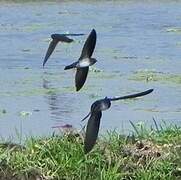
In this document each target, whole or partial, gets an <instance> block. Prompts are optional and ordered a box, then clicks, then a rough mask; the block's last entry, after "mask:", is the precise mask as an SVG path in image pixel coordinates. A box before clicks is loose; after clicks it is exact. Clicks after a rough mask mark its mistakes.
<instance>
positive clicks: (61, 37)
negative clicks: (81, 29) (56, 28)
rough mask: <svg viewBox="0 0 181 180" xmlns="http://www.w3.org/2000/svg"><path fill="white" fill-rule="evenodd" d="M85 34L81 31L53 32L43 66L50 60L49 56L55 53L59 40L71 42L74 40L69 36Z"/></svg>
mask: <svg viewBox="0 0 181 180" xmlns="http://www.w3.org/2000/svg"><path fill="white" fill-rule="evenodd" d="M82 35H85V34H83V33H79V34H52V35H51V38H52V41H51V42H50V44H49V47H48V50H47V52H46V55H45V58H44V61H43V67H44V66H45V64H46V62H47V61H48V59H49V57H50V56H51V54H52V53H53V51H54V49H55V47H56V46H57V44H58V43H59V42H66V43H71V42H73V41H74V40H73V39H70V38H68V37H67V36H82Z"/></svg>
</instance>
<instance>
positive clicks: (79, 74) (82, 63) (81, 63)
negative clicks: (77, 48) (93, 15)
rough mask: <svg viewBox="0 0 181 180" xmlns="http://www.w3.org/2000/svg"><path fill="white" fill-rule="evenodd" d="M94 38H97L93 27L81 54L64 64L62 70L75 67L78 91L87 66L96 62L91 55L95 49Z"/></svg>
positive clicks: (87, 68)
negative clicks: (74, 59)
mask: <svg viewBox="0 0 181 180" xmlns="http://www.w3.org/2000/svg"><path fill="white" fill-rule="evenodd" d="M96 38H97V35H96V31H95V30H94V29H93V30H92V31H91V33H90V34H89V36H88V38H87V40H86V41H85V44H84V46H83V49H82V53H81V56H80V58H79V59H78V61H76V62H74V63H72V64H70V65H68V66H65V68H64V70H67V69H72V68H76V74H75V86H76V91H79V90H80V89H81V88H82V86H83V85H84V83H85V81H86V78H87V74H88V71H89V66H92V65H93V64H95V63H96V62H97V60H96V59H95V58H92V57H91V56H92V54H93V52H94V49H95V45H96Z"/></svg>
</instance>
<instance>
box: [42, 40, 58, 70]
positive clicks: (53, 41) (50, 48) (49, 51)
mask: <svg viewBox="0 0 181 180" xmlns="http://www.w3.org/2000/svg"><path fill="white" fill-rule="evenodd" d="M58 42H59V41H58V40H57V39H53V40H52V41H51V42H50V45H49V47H48V50H47V52H46V55H45V58H44V61H43V67H44V66H45V63H46V62H47V61H48V58H49V57H50V55H51V54H52V52H53V51H54V49H55V47H56V45H57V44H58Z"/></svg>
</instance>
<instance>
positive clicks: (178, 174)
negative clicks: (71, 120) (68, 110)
mask: <svg viewBox="0 0 181 180" xmlns="http://www.w3.org/2000/svg"><path fill="white" fill-rule="evenodd" d="M132 125H133V127H134V129H135V133H134V134H132V135H131V136H122V135H119V134H118V133H116V132H109V133H107V134H106V135H105V136H104V137H100V139H99V140H98V141H97V144H96V146H95V147H94V149H93V150H92V151H91V152H90V153H89V154H88V155H84V152H83V137H82V135H80V134H78V133H71V134H70V133H64V135H63V136H57V135H53V136H52V137H48V138H42V139H37V138H30V139H28V140H27V141H26V143H25V144H24V146H18V145H15V144H10V143H4V142H1V145H0V179H3V180H6V179H11V180H13V179H21V180H24V179H32V180H33V179H37V180H38V179H85V180H87V179H88V180H89V179H98V180H101V179H106V180H116V179H139V180H140V179H143V180H149V179H150V180H154V179H155V180H158V179H164V180H165V179H172V180H173V179H181V127H176V126H169V127H167V126H164V127H163V126H158V125H157V124H155V127H156V128H154V129H147V128H145V127H144V126H143V125H141V124H139V125H134V124H132Z"/></svg>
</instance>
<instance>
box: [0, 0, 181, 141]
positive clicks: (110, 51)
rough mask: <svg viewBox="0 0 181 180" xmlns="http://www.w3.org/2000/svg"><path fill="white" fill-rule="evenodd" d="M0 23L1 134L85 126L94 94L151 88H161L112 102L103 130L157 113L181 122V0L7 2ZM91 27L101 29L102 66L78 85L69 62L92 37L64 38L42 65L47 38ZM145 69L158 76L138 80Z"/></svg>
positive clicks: (125, 126)
mask: <svg viewBox="0 0 181 180" xmlns="http://www.w3.org/2000/svg"><path fill="white" fill-rule="evenodd" d="M0 22H1V24H0V39H1V43H0V50H1V56H0V87H1V88H0V136H1V137H3V138H8V137H10V136H13V137H14V136H15V137H17V134H16V132H18V133H20V136H21V137H26V136H28V135H34V136H35V135H37V136H39V135H48V134H50V133H52V132H53V131H54V129H52V126H55V125H59V124H60V125H63V124H72V125H73V126H75V127H77V128H80V127H81V126H82V125H83V123H81V122H80V120H81V119H82V118H83V117H84V116H85V115H86V114H87V113H88V112H89V109H90V105H91V104H92V103H93V102H94V101H95V100H97V99H100V98H104V97H105V96H108V97H112V96H120V95H126V94H128V93H137V92H140V91H143V90H147V89H149V88H154V89H155V90H154V92H153V93H152V94H150V95H148V96H145V97H143V98H139V99H137V100H129V101H120V102H114V103H112V107H111V108H110V109H109V110H107V111H105V112H104V113H103V116H102V120H101V127H102V128H101V131H102V132H103V131H106V130H113V129H117V130H119V131H120V132H122V133H126V132H128V130H129V129H131V126H130V123H129V120H131V121H132V122H134V123H136V122H139V121H143V122H145V123H146V124H147V125H148V126H150V125H152V124H153V121H152V118H153V117H154V118H155V119H156V121H157V122H158V123H160V122H162V121H166V122H167V123H174V124H177V125H181V120H180V117H181V103H180V102H181V96H180V93H181V74H180V69H181V59H180V51H181V29H180V28H181V2H179V1H178V2H174V1H171V2H170V1H167V2H149V3H148V2H144V1H139V2H137V3H135V2H133V1H125V2H121V1H112V2H105V1H101V2H88V1H87V2H81V1H78V2H76V3H75V2H74V1H73V2H71V1H67V2H56V3H55V2H54V3H50V2H36V3H17V4H14V3H1V4H0ZM92 28H95V29H96V31H97V35H98V39H97V45H96V49H95V52H94V57H96V59H98V62H97V63H96V64H95V65H94V68H96V69H98V70H101V71H100V72H94V70H92V71H90V72H89V74H88V79H87V81H86V83H85V85H84V87H83V89H81V91H79V92H75V88H74V74H75V72H74V71H64V70H63V69H64V66H65V65H68V64H70V63H72V62H73V61H75V60H77V59H78V58H79V56H80V52H81V48H82V46H83V43H84V41H85V39H86V36H82V37H80V36H79V37H75V38H74V39H75V42H74V43H72V44H59V45H58V46H57V48H56V51H55V52H54V53H53V55H52V56H51V57H50V59H49V61H48V63H47V64H46V68H45V69H43V68H42V62H43V58H44V56H45V53H46V50H47V48H48V44H49V41H48V38H49V37H50V34H52V33H66V32H69V33H86V34H88V33H89V32H90V31H91V29H92ZM139 72H143V73H144V74H145V76H146V75H147V72H148V74H149V73H150V72H153V74H154V75H155V76H156V77H157V78H158V79H156V80H149V81H146V78H145V80H142V81H140V80H137V79H134V78H133V77H134V76H136V77H137V76H138V77H139ZM172 75H176V77H177V80H176V81H174V78H173V79H171V78H170V76H172ZM159 76H161V77H162V78H161V79H160V78H159ZM151 78H152V77H151Z"/></svg>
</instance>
